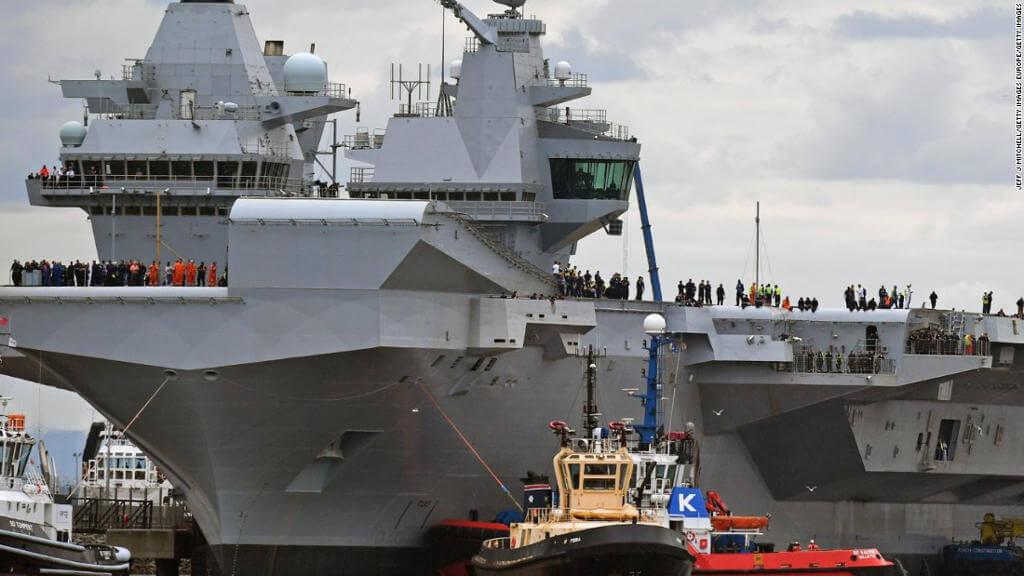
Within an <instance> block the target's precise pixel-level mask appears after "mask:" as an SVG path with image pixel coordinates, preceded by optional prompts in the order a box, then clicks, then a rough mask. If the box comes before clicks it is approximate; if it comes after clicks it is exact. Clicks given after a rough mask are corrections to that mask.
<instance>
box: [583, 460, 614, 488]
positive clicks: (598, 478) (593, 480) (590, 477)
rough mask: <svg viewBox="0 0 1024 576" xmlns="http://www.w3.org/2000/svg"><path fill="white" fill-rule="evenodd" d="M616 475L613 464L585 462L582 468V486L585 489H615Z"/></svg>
mask: <svg viewBox="0 0 1024 576" xmlns="http://www.w3.org/2000/svg"><path fill="white" fill-rule="evenodd" d="M617 476H618V473H617V471H616V465H615V464H587V465H586V466H585V467H584V470H583V488H584V489H586V490H615V479H616V477H617Z"/></svg>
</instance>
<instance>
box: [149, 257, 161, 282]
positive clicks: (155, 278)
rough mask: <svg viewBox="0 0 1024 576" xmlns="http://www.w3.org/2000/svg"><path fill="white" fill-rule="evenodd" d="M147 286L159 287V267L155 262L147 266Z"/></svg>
mask: <svg viewBox="0 0 1024 576" xmlns="http://www.w3.org/2000/svg"><path fill="white" fill-rule="evenodd" d="M149 285H150V286H159V285H160V266H158V265H157V263H156V260H153V263H152V264H150V265H149Z"/></svg>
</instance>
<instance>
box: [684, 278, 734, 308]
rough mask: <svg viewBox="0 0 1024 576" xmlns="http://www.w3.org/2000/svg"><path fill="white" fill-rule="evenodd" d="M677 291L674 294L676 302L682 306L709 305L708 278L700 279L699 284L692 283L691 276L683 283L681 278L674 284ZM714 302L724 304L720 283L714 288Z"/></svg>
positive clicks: (723, 290)
mask: <svg viewBox="0 0 1024 576" xmlns="http://www.w3.org/2000/svg"><path fill="white" fill-rule="evenodd" d="M676 288H677V289H678V293H677V294H676V302H678V303H679V304H682V305H683V306H711V305H712V299H711V282H710V281H709V280H701V281H700V283H699V284H694V283H693V278H690V279H689V280H687V281H686V283H685V284H684V283H683V281H682V280H680V281H679V284H678V285H677V286H676ZM715 302H716V303H717V305H718V306H723V305H725V287H724V286H722V284H719V285H718V288H717V289H716V290H715Z"/></svg>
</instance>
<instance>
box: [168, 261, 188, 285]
mask: <svg viewBox="0 0 1024 576" xmlns="http://www.w3.org/2000/svg"><path fill="white" fill-rule="evenodd" d="M171 283H172V284H174V285H175V286H184V285H185V264H184V263H183V262H182V261H181V258H178V260H177V261H176V262H175V263H174V272H173V273H172V274H171Z"/></svg>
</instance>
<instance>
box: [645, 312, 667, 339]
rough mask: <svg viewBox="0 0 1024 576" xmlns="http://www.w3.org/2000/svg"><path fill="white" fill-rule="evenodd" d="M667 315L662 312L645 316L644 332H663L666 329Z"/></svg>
mask: <svg viewBox="0 0 1024 576" xmlns="http://www.w3.org/2000/svg"><path fill="white" fill-rule="evenodd" d="M665 326H666V323H665V317H664V316H662V315H661V314H648V315H647V317H646V318H644V332H646V333H648V334H661V333H662V332H664V331H665Z"/></svg>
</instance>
